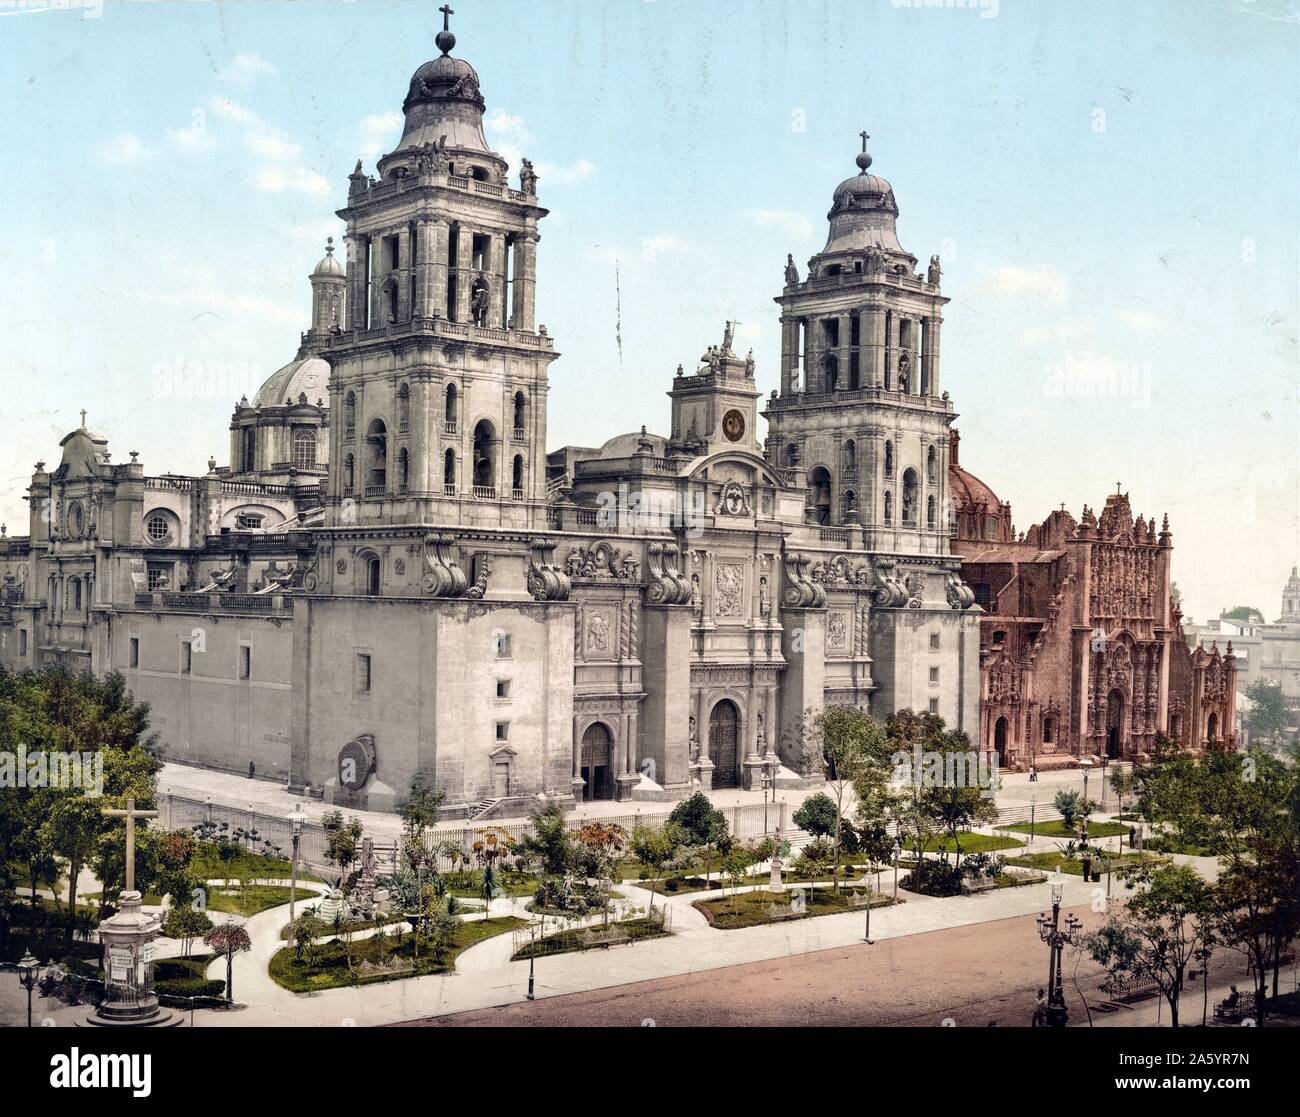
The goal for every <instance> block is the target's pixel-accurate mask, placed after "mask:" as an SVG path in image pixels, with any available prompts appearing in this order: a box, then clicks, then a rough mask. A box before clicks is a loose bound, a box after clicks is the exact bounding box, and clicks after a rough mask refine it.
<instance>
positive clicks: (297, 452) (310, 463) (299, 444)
mask: <svg viewBox="0 0 1300 1117" xmlns="http://www.w3.org/2000/svg"><path fill="white" fill-rule="evenodd" d="M293 468H294V469H315V468H316V432H315V431H314V430H312V429H311V428H310V427H298V428H297V429H296V430H294V432H293Z"/></svg>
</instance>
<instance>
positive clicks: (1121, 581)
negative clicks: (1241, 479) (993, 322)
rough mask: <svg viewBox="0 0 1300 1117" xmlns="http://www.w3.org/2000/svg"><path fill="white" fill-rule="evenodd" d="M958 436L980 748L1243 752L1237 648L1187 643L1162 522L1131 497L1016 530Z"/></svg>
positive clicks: (1007, 756)
mask: <svg viewBox="0 0 1300 1117" xmlns="http://www.w3.org/2000/svg"><path fill="white" fill-rule="evenodd" d="M958 440H959V436H958V433H957V431H955V430H954V431H953V432H952V456H951V472H952V488H953V493H954V506H953V507H954V532H953V549H954V550H955V551H956V552H957V553H958V554H960V555H961V556H962V576H963V577H964V578H965V579H966V580H967V581H968V583H969V584H970V586H971V588H972V590H973V591H974V594H975V601H976V603H977V604H978V605H979V606H980V607H981V610H982V616H981V625H980V673H981V677H982V680H983V682H982V689H981V693H980V743H981V747H982V748H983V749H985V750H988V751H992V752H993V753H995V754H996V756H997V759H998V763H999V765H1000V766H1005V767H1010V768H1015V769H1020V770H1024V769H1026V768H1031V767H1032V768H1040V769H1041V768H1053V767H1060V766H1063V765H1072V764H1074V763H1076V762H1077V758H1079V757H1085V756H1094V757H1105V758H1107V759H1110V760H1149V759H1150V757H1151V756H1152V754H1153V752H1154V751H1155V745H1156V737H1157V735H1163V736H1165V737H1167V738H1168V739H1169V740H1170V741H1172V742H1173V743H1174V744H1176V745H1177V746H1178V747H1179V748H1181V749H1183V750H1184V751H1186V752H1189V753H1191V754H1193V755H1195V754H1199V753H1201V752H1204V751H1206V750H1209V749H1216V748H1235V747H1236V688H1237V667H1236V657H1235V656H1234V655H1233V649H1232V642H1231V641H1229V642H1228V644H1227V647H1226V649H1225V650H1224V651H1223V652H1220V650H1219V648H1218V645H1217V644H1214V645H1212V646H1211V648H1210V649H1209V650H1207V649H1205V648H1204V647H1197V648H1194V649H1193V648H1190V647H1189V646H1188V642H1187V639H1186V637H1185V635H1184V633H1183V626H1182V613H1181V611H1180V609H1179V607H1178V605H1177V603H1176V601H1175V600H1174V596H1173V593H1172V590H1173V583H1172V580H1171V573H1170V570H1171V561H1172V557H1173V536H1172V534H1171V532H1170V530H1169V518H1168V517H1167V516H1166V517H1165V519H1164V523H1163V524H1162V526H1161V527H1160V529H1159V530H1157V529H1156V522H1155V519H1154V517H1153V518H1151V519H1143V517H1142V516H1141V515H1139V516H1137V517H1136V518H1135V517H1134V515H1133V509H1132V507H1131V505H1130V504H1129V498H1128V494H1127V493H1122V492H1120V491H1119V486H1117V487H1116V491H1115V492H1113V493H1111V494H1110V495H1109V496H1108V497H1107V498H1106V502H1105V505H1104V506H1103V507H1102V510H1101V514H1100V515H1097V514H1096V513H1095V512H1094V511H1093V510H1092V509H1091V508H1089V507H1087V506H1086V505H1085V506H1084V508H1083V511H1082V514H1081V516H1080V518H1079V519H1077V520H1076V519H1075V518H1074V516H1072V515H1071V514H1070V513H1069V512H1067V511H1066V510H1065V506H1064V505H1062V506H1061V508H1060V509H1059V510H1057V511H1055V512H1053V513H1052V514H1051V515H1050V516H1048V517H1047V519H1045V520H1044V521H1043V522H1042V523H1041V524H1035V525H1034V526H1033V527H1031V528H1030V529H1029V530H1028V531H1027V532H1022V533H1021V534H1020V535H1019V537H1017V536H1016V534H1015V531H1014V528H1013V526H1012V523H1011V506H1010V504H1008V503H1005V502H1003V501H1000V500H998V498H997V496H996V495H995V494H994V492H993V490H992V489H990V488H989V487H988V486H987V485H985V484H984V482H982V481H981V480H980V479H979V478H977V477H975V476H974V475H973V474H971V473H969V472H967V471H966V470H964V469H962V467H961V464H960V461H959V454H958Z"/></svg>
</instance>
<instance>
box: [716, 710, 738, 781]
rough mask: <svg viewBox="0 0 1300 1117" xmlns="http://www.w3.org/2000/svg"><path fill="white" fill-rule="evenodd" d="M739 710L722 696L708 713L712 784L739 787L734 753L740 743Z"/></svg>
mask: <svg viewBox="0 0 1300 1117" xmlns="http://www.w3.org/2000/svg"><path fill="white" fill-rule="evenodd" d="M739 730H740V711H739V710H737V709H736V704H735V703H734V702H732V701H731V700H730V699H728V698H724V699H723V700H722V701H721V702H719V703H718V704H717V705H716V706H714V707H713V712H712V713H711V714H709V759H710V760H711V761H713V786H714V787H715V788H718V787H739V786H740V778H739V765H738V764H737V763H736V753H737V751H738V747H737V746H738V745H739V744H740V732H739Z"/></svg>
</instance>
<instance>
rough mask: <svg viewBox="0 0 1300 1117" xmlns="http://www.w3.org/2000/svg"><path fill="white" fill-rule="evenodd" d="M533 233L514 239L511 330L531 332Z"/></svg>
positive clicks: (534, 276)
mask: <svg viewBox="0 0 1300 1117" xmlns="http://www.w3.org/2000/svg"><path fill="white" fill-rule="evenodd" d="M539 239H540V238H539V237H538V235H537V233H535V232H531V231H530V232H527V233H521V234H520V235H519V236H518V237H516V238H515V272H514V274H515V280H514V306H513V308H512V311H511V321H510V325H511V328H512V329H516V330H528V331H532V330H533V329H535V328H536V324H535V321H534V318H535V315H536V313H537V311H536V291H537V241H538V240H539Z"/></svg>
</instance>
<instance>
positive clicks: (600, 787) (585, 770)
mask: <svg viewBox="0 0 1300 1117" xmlns="http://www.w3.org/2000/svg"><path fill="white" fill-rule="evenodd" d="M612 745H613V738H612V737H611V735H610V732H609V729H608V728H607V727H606V726H605V725H603V724H602V723H601V722H594V723H593V724H591V725H589V726H587V731H586V732H585V733H583V735H582V770H581V772H580V773H579V774H580V775H581V776H582V779H583V781H584V782H583V788H582V797H583V799H612V798H614V778H613V775H612V774H611V773H610V770H609V769H610V753H611V751H612Z"/></svg>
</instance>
